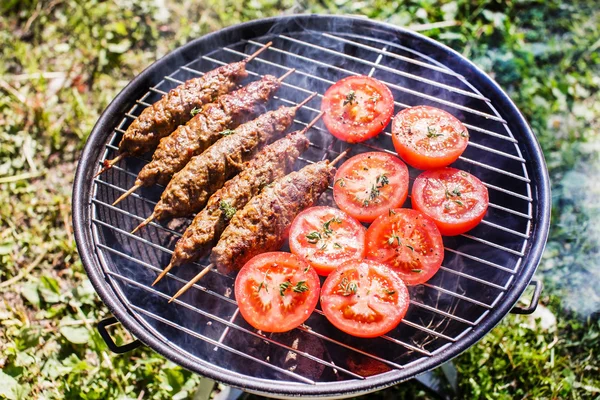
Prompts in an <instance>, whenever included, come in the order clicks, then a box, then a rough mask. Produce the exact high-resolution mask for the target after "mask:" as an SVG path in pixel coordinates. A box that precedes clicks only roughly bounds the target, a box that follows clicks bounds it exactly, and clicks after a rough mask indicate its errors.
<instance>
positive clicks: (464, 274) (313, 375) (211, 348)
mask: <svg viewBox="0 0 600 400" xmlns="http://www.w3.org/2000/svg"><path fill="white" fill-rule="evenodd" d="M269 40H272V41H273V42H274V44H273V46H272V48H270V49H269V50H267V51H265V52H264V53H263V54H261V55H260V57H259V58H258V59H256V60H253V61H252V62H251V63H250V64H249V65H248V70H249V71H251V76H250V79H256V74H260V75H262V74H267V73H270V74H273V75H276V76H281V75H282V74H283V73H284V72H286V71H287V70H288V69H289V68H296V69H297V72H296V73H294V74H292V75H291V76H290V77H289V78H288V79H286V81H285V82H286V83H285V85H284V86H283V87H282V89H281V90H280V91H279V92H278V94H277V97H276V99H274V100H272V102H271V103H270V105H269V108H275V107H277V106H279V105H282V104H288V105H289V104H293V103H296V102H298V101H300V100H302V99H303V98H305V97H306V96H307V94H308V93H310V92H312V91H318V92H319V93H320V94H323V92H324V91H325V90H326V89H327V87H329V85H330V84H331V83H332V82H333V81H337V80H339V79H340V78H342V77H345V76H348V75H352V74H364V75H372V76H374V77H375V78H378V79H380V80H382V81H383V82H385V83H387V84H388V86H389V87H390V89H391V90H392V92H393V94H394V98H395V100H396V110H395V111H396V112H398V111H399V110H401V109H403V108H404V107H407V106H413V105H420V104H426V105H433V106H436V107H439V108H442V109H445V110H447V111H449V112H450V113H452V114H454V115H455V116H457V117H458V118H459V119H460V120H461V121H463V122H464V123H465V124H467V127H468V129H469V132H470V135H471V142H470V145H469V147H468V148H467V150H466V152H465V153H464V154H463V156H462V157H461V158H460V159H459V160H458V161H457V162H456V163H455V164H454V166H456V167H457V168H461V169H464V170H467V171H469V172H471V173H473V174H474V175H476V176H478V177H479V178H480V179H481V180H482V181H483V182H484V183H485V184H486V185H487V186H488V189H489V192H490V202H491V204H490V208H489V210H488V213H487V215H486V217H485V219H484V222H483V223H482V224H480V225H479V226H478V227H477V228H475V229H474V230H472V231H471V232H468V233H467V234H465V235H461V236H458V237H452V238H444V245H445V247H446V252H445V259H444V265H443V267H442V269H441V270H440V272H439V273H438V274H437V275H436V276H435V277H434V278H433V279H432V280H430V281H429V282H428V283H427V284H424V285H418V286H415V287H412V288H411V305H410V308H409V311H408V313H407V316H406V318H405V319H404V321H403V322H402V323H401V324H400V325H399V326H398V327H397V328H396V329H395V330H394V331H392V332H390V333H389V334H388V335H386V336H385V337H382V338H377V339H370V340H365V339H357V338H352V337H349V336H348V335H344V334H342V333H340V332H339V331H337V330H335V329H334V328H333V327H332V326H331V325H329V323H328V322H327V321H326V320H325V318H324V316H323V315H322V314H321V313H320V312H319V310H317V312H315V313H314V314H313V315H312V316H311V317H310V318H309V320H308V321H307V322H306V324H305V325H304V326H302V327H301V328H299V329H296V330H294V331H293V332H291V333H287V334H273V335H266V336H263V335H262V334H261V333H260V332H256V331H255V330H254V329H253V328H252V327H250V326H249V325H247V324H246V323H245V322H244V321H243V319H242V318H241V316H238V315H237V306H236V303H235V300H234V299H233V298H232V296H233V295H232V294H231V288H232V285H233V282H234V281H233V279H232V278H230V277H225V276H222V275H219V274H218V273H216V272H212V273H209V274H208V275H207V276H206V277H205V278H204V279H203V280H201V281H200V282H199V283H198V285H197V286H196V287H194V288H192V289H190V290H189V291H188V292H187V293H186V294H185V295H183V296H182V297H181V298H180V301H177V302H175V303H173V304H167V300H168V298H169V297H170V296H171V295H172V294H173V293H175V291H176V290H177V289H178V288H180V287H181V286H182V285H183V284H184V283H185V281H186V280H188V279H190V278H191V277H192V276H193V275H195V274H196V273H197V272H199V271H200V269H201V268H202V265H206V262H205V261H206V260H201V262H199V263H197V264H192V265H186V266H182V267H180V268H177V269H175V270H173V274H171V275H168V276H167V278H165V279H163V281H161V282H160V283H159V284H158V285H157V286H156V287H154V288H152V287H150V284H151V282H152V281H153V279H154V278H155V277H156V274H157V272H159V271H160V270H161V269H162V268H164V266H165V265H166V264H167V263H168V260H169V258H170V251H171V250H172V249H173V246H174V243H175V241H176V239H177V238H178V235H180V234H181V233H182V232H183V229H184V228H185V224H186V223H187V222H189V221H175V222H173V223H171V224H169V225H168V226H161V225H157V224H153V225H150V226H148V227H147V228H146V229H144V230H142V231H141V232H140V234H139V235H130V234H128V232H130V231H131V229H132V228H133V227H134V226H135V225H137V224H138V223H139V222H140V221H141V220H142V219H143V218H145V217H146V216H148V215H149V214H150V213H151V211H152V207H153V203H152V202H153V201H156V200H157V199H158V198H159V196H160V193H161V191H162V190H163V188H162V187H151V188H147V189H142V190H139V191H138V192H137V194H135V195H132V196H130V197H129V198H128V199H127V200H125V201H124V202H122V203H121V204H119V206H118V207H112V206H110V204H111V203H112V202H113V201H114V200H115V199H116V197H117V196H118V195H119V194H121V193H122V192H123V191H124V190H125V189H126V188H128V187H130V186H131V185H132V184H133V181H134V179H135V175H136V174H137V172H138V171H139V170H140V169H141V167H142V166H143V164H144V163H145V162H147V160H144V159H143V158H129V159H126V160H122V161H121V162H120V163H119V164H118V165H117V166H116V167H115V168H113V169H111V170H110V171H108V172H107V173H105V174H103V175H101V176H100V177H98V178H94V174H95V173H96V172H97V171H98V170H99V168H100V166H101V163H102V161H103V160H104V159H110V158H112V157H114V156H115V155H116V154H117V153H116V149H117V148H116V145H117V144H118V141H119V139H120V137H121V136H122V133H123V131H124V130H125V129H126V128H127V126H128V125H129V124H130V123H131V121H132V120H133V118H135V116H137V115H139V113H140V112H141V110H142V109H143V108H144V107H145V105H147V104H148V103H152V102H154V101H156V100H157V99H158V98H160V96H161V93H162V92H164V91H168V90H169V89H170V88H172V87H175V86H177V85H178V84H179V82H181V81H184V80H187V79H190V78H193V77H195V76H198V75H199V74H201V73H202V72H206V71H208V70H210V69H213V68H216V67H217V66H219V65H221V64H223V63H228V62H232V61H238V60H241V59H242V58H244V55H245V54H249V53H251V52H253V51H255V50H256V49H257V48H258V46H260V44H262V43H266V42H267V41H269ZM252 73H255V74H254V75H253V74H252ZM319 107H320V98H315V99H313V100H312V101H311V102H310V103H308V106H307V107H305V108H303V109H302V110H301V111H300V112H299V113H298V115H297V123H296V127H295V128H301V127H302V125H303V124H306V122H308V121H309V120H310V119H312V118H313V117H314V116H315V114H316V112H317V111H318V109H319ZM308 136H309V138H310V139H311V142H312V143H313V146H312V147H311V148H310V149H309V150H308V151H307V152H306V153H305V154H304V155H303V157H302V159H301V160H299V161H298V164H297V167H298V168H301V167H302V166H304V165H306V163H310V162H315V161H318V160H321V159H325V158H329V159H332V158H333V157H335V156H336V155H337V154H339V153H340V152H341V151H343V150H344V149H346V148H349V147H351V153H350V156H352V155H355V154H357V153H360V152H364V151H373V150H374V149H380V150H383V151H391V152H393V147H392V144H391V138H390V135H389V127H388V128H386V130H385V133H383V134H381V135H380V136H379V137H378V138H376V139H372V140H370V141H368V142H366V143H364V144H357V145H352V146H350V145H348V144H346V143H343V142H339V141H337V140H335V139H334V138H333V137H332V136H331V135H329V133H327V131H326V130H325V129H324V126H323V125H322V123H321V122H319V123H318V124H317V125H316V127H315V128H313V129H311V131H310V132H309V134H308ZM410 173H411V178H412V179H414V178H415V177H416V176H417V175H418V173H419V171H416V170H414V169H411V171H410ZM322 202H323V204H331V193H330V192H329V193H327V194H325V195H324V196H323V198H322ZM405 206H407V207H410V200H408V201H407V204H406V205H405ZM549 219H550V189H549V181H548V173H547V170H546V167H545V163H544V159H543V155H542V152H541V150H540V147H539V144H538V142H537V141H536V138H535V136H534V134H533V132H532V131H531V129H530V128H529V126H528V125H527V123H526V121H525V120H524V118H523V116H522V115H521V114H520V112H519V110H518V109H517V108H516V107H515V105H514V104H513V102H512V101H511V100H510V99H509V98H508V96H507V95H506V94H505V93H504V92H503V91H502V89H501V88H500V87H498V85H497V84H496V83H495V82H494V81H493V80H492V79H490V78H489V77H488V76H487V75H486V74H485V73H483V72H482V71H481V70H480V69H478V68H477V67H476V66H475V65H473V64H472V63H471V62H469V61H468V60H466V59H465V58H463V57H462V56H461V55H459V54H458V53H457V52H455V51H454V50H452V49H450V48H448V47H446V46H443V45H441V44H439V43H437V42H435V41H433V40H431V39H428V38H426V37H424V36H422V35H419V34H416V33H414V32H411V31H408V30H405V29H401V28H398V27H395V26H392V25H387V24H383V23H377V22H373V21H370V20H368V19H363V18H350V17H332V16H319V15H299V16H287V17H279V18H270V19H263V20H257V21H252V22H248V23H245V24H241V25H237V26H232V27H229V28H226V29H223V30H221V31H218V32H215V33H212V34H209V35H206V36H204V37H202V38H200V39H197V40H195V41H193V42H191V43H189V44H187V45H185V46H183V47H181V48H179V49H177V50H176V51H174V52H172V53H170V54H169V55H167V56H166V57H164V58H163V59H161V60H159V61H157V62H156V63H154V64H153V65H152V66H150V67H149V68H148V69H146V70H145V71H144V72H143V73H142V74H140V75H139V76H138V77H136V78H135V79H134V80H133V81H132V82H131V83H130V84H129V85H128V86H127V87H126V88H125V89H124V90H123V91H122V92H121V93H120V94H119V95H118V96H117V97H116V98H115V100H114V101H113V102H112V103H111V104H110V105H109V107H108V108H107V109H106V111H105V112H104V113H103V114H102V116H101V117H100V119H99V121H98V123H97V124H96V126H95V127H94V129H93V131H92V133H91V135H90V138H89V139H88V142H87V145H86V147H85V149H84V151H83V154H82V157H81V161H80V163H79V167H78V169H77V174H76V177H75V185H74V191H73V220H74V226H75V234H76V240H77V246H78V249H79V253H80V255H81V258H82V260H83V264H84V266H85V268H86V271H87V273H88V275H89V277H90V280H91V282H92V284H93V285H94V287H95V289H96V291H97V292H98V294H99V295H100V297H101V298H102V300H103V301H104V302H105V303H106V305H107V306H108V308H109V309H110V311H111V312H112V313H113V314H114V315H115V316H116V318H117V319H118V320H119V321H120V322H121V323H122V324H123V325H124V326H125V327H126V328H127V329H129V330H130V332H131V333H132V334H133V335H134V336H135V337H137V338H139V340H141V341H142V342H143V343H145V344H146V345H148V346H149V347H151V348H152V349H154V350H156V351H157V352H159V353H160V354H162V355H164V356H165V357H167V358H168V359H170V360H172V361H174V362H175V363H177V364H179V365H182V366H183V367H185V368H188V369H190V370H192V371H195V372H197V373H199V374H202V375H204V376H208V377H210V378H213V379H216V380H218V381H221V382H224V383H226V384H229V385H233V386H237V387H240V388H242V389H244V390H247V391H251V392H257V393H261V394H265V395H268V396H275V397H295V396H306V397H325V396H326V397H347V396H351V395H358V394H363V393H366V392H370V391H375V390H379V389H382V388H385V387H388V386H390V385H393V384H395V383H398V382H401V381H404V380H407V379H410V378H412V377H414V376H416V375H418V374H420V373H422V372H425V371H427V370H430V369H432V368H435V367H437V366H439V365H440V364H442V363H444V362H446V361H448V360H450V359H451V358H453V357H455V356H457V355H458V354H460V353H461V352H463V351H464V350H466V349H467V348H469V347H470V346H472V345H473V344H474V343H476V342H477V341H478V340H479V339H481V338H482V337H483V335H485V334H486V333H487V332H489V331H490V330H491V329H492V328H493V327H494V326H495V325H496V324H497V323H498V322H499V321H500V320H501V319H502V318H503V317H504V316H505V315H506V314H507V313H508V312H509V311H510V310H511V308H512V307H513V305H514V304H515V303H516V301H517V300H518V298H519V296H520V295H521V294H522V293H523V291H524V290H525V288H526V287H527V285H528V284H529V282H530V280H531V277H532V276H533V273H534V272H535V269H536V267H537V265H538V263H539V261H540V257H541V255H542V252H543V249H544V245H545V243H546V238H547V234H548V228H549ZM291 348H294V349H297V350H296V354H295V358H296V361H295V360H294V357H292V359H290V357H289V354H288V351H289V349H291ZM286 358H287V360H286ZM357 365H363V366H365V365H367V366H369V367H370V372H368V371H366V369H365V368H361V367H357ZM373 372H376V374H374V375H371V376H368V375H370V374H371V373H373Z"/></svg>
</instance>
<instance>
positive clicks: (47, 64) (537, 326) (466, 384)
mask: <svg viewBox="0 0 600 400" xmlns="http://www.w3.org/2000/svg"><path fill="white" fill-rule="evenodd" d="M163 3H166V2H163V1H159V0H143V1H140V2H115V1H98V0H92V1H85V2H84V1H76V0H54V1H37V0H22V1H19V0H6V1H3V2H2V3H0V54H1V57H0V189H1V190H0V204H1V207H0V227H2V229H0V266H1V268H0V291H1V292H2V297H3V301H2V302H1V303H0V324H1V325H2V328H1V329H0V350H1V352H0V354H1V355H0V368H1V371H0V398H8V399H30V398H40V399H41V398H44V399H54V398H56V399H63V398H66V399H128V398H133V399H137V398H145V399H163V398H164V399H168V398H175V399H184V398H192V397H193V396H194V393H195V392H196V391H197V387H198V384H199V377H198V376H196V375H194V374H191V373H189V372H187V371H185V370H183V369H181V368H180V367H178V366H176V365H174V364H172V363H170V362H168V361H166V360H165V359H164V358H162V357H160V356H158V355H157V354H155V353H154V352H152V351H150V350H148V349H143V348H142V349H138V350H136V351H134V352H132V353H128V354H125V355H120V356H119V355H114V354H112V353H111V352H110V351H109V350H108V349H107V348H106V345H105V344H104V343H103V341H102V339H101V338H100V337H99V336H98V334H97V333H96V330H95V323H96V322H97V321H98V320H99V319H102V318H104V317H106V316H107V315H108V311H107V309H106V308H105V307H104V305H103V304H102V303H101V302H100V300H99V299H98V297H97V295H96V294H95V292H94V290H93V289H92V288H91V286H90V283H89V281H88V280H87V277H86V275H85V272H84V271H83V268H82V265H81V261H80V260H79V257H78V255H77V251H76V248H75V243H74V240H73V233H72V228H71V222H70V219H71V215H70V200H71V184H72V180H73V174H74V169H75V166H76V162H77V158H78V156H79V152H80V150H81V148H82V147H83V145H84V144H85V141H86V138H87V135H88V134H89V132H90V130H91V128H92V126H93V124H94V123H95V121H96V120H97V118H98V117H99V114H100V113H101V112H102V110H103V109H104V108H105V107H106V106H107V104H108V103H109V102H110V100H111V99H112V98H113V97H114V96H115V95H116V94H117V93H118V92H119V90H121V89H122V88H123V87H124V86H125V85H126V84H127V82H128V81H129V80H130V79H131V78H133V77H134V76H135V75H136V74H138V73H139V72H141V71H142V70H143V69H144V68H145V67H146V66H147V65H149V64H150V63H152V62H153V61H154V60H156V59H157V58H159V57H161V56H162V55H164V54H166V53H167V52H168V51H169V50H171V49H173V48H175V47H177V46H179V45H181V44H183V43H185V42H187V41H189V40H190V39H192V38H195V37H198V36H200V35H202V34H204V33H207V32H210V31H213V30H216V29H218V28H220V27H222V26H226V25H230V24H235V23H238V22H241V21H246V20H249V19H253V18H260V17H265V16H270V15H278V14H280V13H281V12H282V11H283V12H298V11H303V10H307V11H310V12H321V13H347V14H364V15H367V16H368V17H370V18H375V19H380V20H385V21H388V22H391V23H394V24H398V25H403V26H406V25H414V26H416V27H418V26H419V25H422V24H430V23H434V22H439V21H448V23H446V24H443V25H445V27H443V28H437V29H429V30H425V31H423V33H424V34H426V35H428V36H430V37H432V38H434V39H437V40H440V41H441V42H443V43H446V44H448V45H450V46H451V47H453V48H454V49H456V50H458V51H460V52H462V53H463V54H464V55H465V56H467V57H469V58H470V59H472V60H474V61H475V62H476V63H477V64H478V65H480V66H481V67H482V68H484V69H485V70H486V71H487V72H488V73H490V74H491V75H492V76H493V77H494V78H495V79H496V80H497V81H498V82H499V83H500V84H501V86H502V87H504V88H505V89H506V90H507V91H508V92H509V94H510V96H511V97H512V98H513V99H514V101H515V102H516V103H517V105H518V106H519V108H520V109H521V110H522V112H523V113H524V114H525V116H526V118H527V119H528V120H529V121H530V123H531V126H532V128H533V129H534V131H535V132H536V134H537V136H538V139H539V141H540V143H541V145H542V147H543V149H544V152H545V155H546V160H547V163H548V168H549V171H550V175H551V180H552V187H553V215H552V218H553V224H552V230H551V235H550V240H549V242H548V246H547V249H546V252H545V255H544V258H543V261H542V263H541V265H540V268H539V271H538V278H540V279H542V280H543V281H544V283H545V285H546V288H545V290H544V295H543V298H542V304H543V307H541V310H542V311H541V312H540V313H536V316H537V317H541V319H540V318H538V319H537V320H536V318H535V317H533V318H532V317H525V316H512V315H511V316H508V317H507V318H505V319H504V321H503V322H502V323H501V324H500V325H499V326H498V327H496V328H495V329H494V330H493V331H492V332H491V333H490V334H488V335H487V336H486V337H485V338H484V339H483V340H482V341H480V342H479V343H478V344H477V345H476V346H473V347H472V348H471V349H470V350H469V351H467V352H466V353H464V354H463V355H461V356H460V357H458V358H457V359H456V360H455V364H456V367H457V369H458V372H459V377H458V385H459V392H460V395H459V396H458V397H460V398H490V399H513V398H526V397H527V398H535V399H546V398H547V399H555V398H572V399H584V398H596V399H597V398H600V371H599V369H600V361H599V360H600V357H599V354H600V322H599V310H600V291H599V290H598V287H599V283H600V267H599V265H600V262H599V261H600V228H599V226H600V224H598V221H599V219H598V217H599V215H598V214H599V211H600V210H599V206H598V204H599V202H598V200H597V199H598V198H599V196H598V195H599V194H600V189H599V187H600V186H599V185H598V184H597V182H596V179H597V176H598V175H599V173H600V160H599V158H598V154H599V151H598V150H599V149H600V146H599V144H600V140H599V137H598V135H599V132H600V98H599V95H598V89H599V86H600V73H599V72H600V52H599V51H598V50H599V48H600V20H599V15H600V14H599V11H598V9H597V5H596V4H595V2H594V1H591V0H590V1H571V2H561V1H558V0H552V1H543V0H540V1H528V0H522V1H506V2H505V1H498V0H496V1H483V0H456V1H450V2H447V1H443V2H441V1H435V0H415V1H407V2H399V1H387V0H377V1H373V2H365V1H346V0H322V1H319V2H315V1H312V0H311V1H308V0H306V1H300V2H299V3H295V2H292V1H289V0H282V1H278V0H251V1H245V2H243V3H241V2H237V1H225V2H222V1H216V0H209V1H207V2H202V3H201V2H192V1H191V0H182V1H181V2H177V4H175V2H173V3H172V4H171V3H169V4H167V6H166V7H164V6H162V4H163ZM453 21H458V22H456V23H454V22H453ZM115 336H116V337H117V340H119V341H123V342H126V341H128V340H129V339H130V338H129V337H128V335H127V333H126V332H124V331H122V330H117V331H116V332H115ZM400 396H405V397H408V398H429V397H430V395H429V394H427V393H425V392H424V391H423V390H422V388H421V387H420V386H418V385H417V384H415V383H412V382H411V383H407V384H403V385H399V386H397V387H394V388H391V389H389V390H386V391H382V392H379V393H377V394H375V395H373V396H372V397H378V398H397V397H400Z"/></svg>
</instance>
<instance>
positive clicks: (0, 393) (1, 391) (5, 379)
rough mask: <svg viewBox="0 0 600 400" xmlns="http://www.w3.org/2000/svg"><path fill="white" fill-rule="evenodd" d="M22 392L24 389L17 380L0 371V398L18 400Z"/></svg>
mask: <svg viewBox="0 0 600 400" xmlns="http://www.w3.org/2000/svg"><path fill="white" fill-rule="evenodd" d="M22 391H23V388H22V387H21V385H19V382H17V380H16V379H15V378H13V377H12V376H10V375H7V374H5V373H4V372H2V371H0V397H5V398H7V399H9V400H17V399H18V394H19V392H22Z"/></svg>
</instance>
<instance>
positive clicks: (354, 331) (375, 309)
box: [321, 260, 409, 338]
mask: <svg viewBox="0 0 600 400" xmlns="http://www.w3.org/2000/svg"><path fill="white" fill-rule="evenodd" d="M408 306H409V297H408V289H407V288H406V285H405V284H404V282H402V280H401V279H400V278H399V277H398V276H397V275H396V274H395V273H394V272H393V271H392V270H390V268H388V267H387V266H385V265H384V264H382V263H379V262H376V261H372V260H351V261H348V262H346V263H344V264H342V265H340V266H339V267H338V268H337V269H336V270H335V271H333V272H332V273H331V274H330V275H329V276H328V277H327V279H326V280H325V282H324V283H323V288H322V290H321V308H322V309H323V313H324V314H325V317H326V318H327V319H328V320H329V322H331V324H332V325H333V326H335V327H336V328H338V329H340V330H341V331H343V332H346V333H348V334H350V335H352V336H356V337H362V338H373V337H378V336H381V335H384V334H386V333H388V332H389V331H391V330H392V329H394V328H395V327H396V326H397V325H398V324H399V323H400V321H401V320H402V318H404V316H405V315H406V311H407V310H408Z"/></svg>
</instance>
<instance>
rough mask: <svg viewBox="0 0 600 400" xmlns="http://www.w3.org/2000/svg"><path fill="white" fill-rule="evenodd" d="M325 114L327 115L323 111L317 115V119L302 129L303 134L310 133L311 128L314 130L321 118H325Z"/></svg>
mask: <svg viewBox="0 0 600 400" xmlns="http://www.w3.org/2000/svg"><path fill="white" fill-rule="evenodd" d="M323 114H325V112H324V111H321V112H320V113H319V115H317V116H316V117H314V118H313V120H312V121H310V122H309V123H308V124H306V126H305V127H304V129H302V132H304V133H306V132H308V130H309V129H310V128H312V127H313V126H314V125H315V124H316V123H317V122H318V121H319V120H320V119H321V117H322V116H323Z"/></svg>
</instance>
